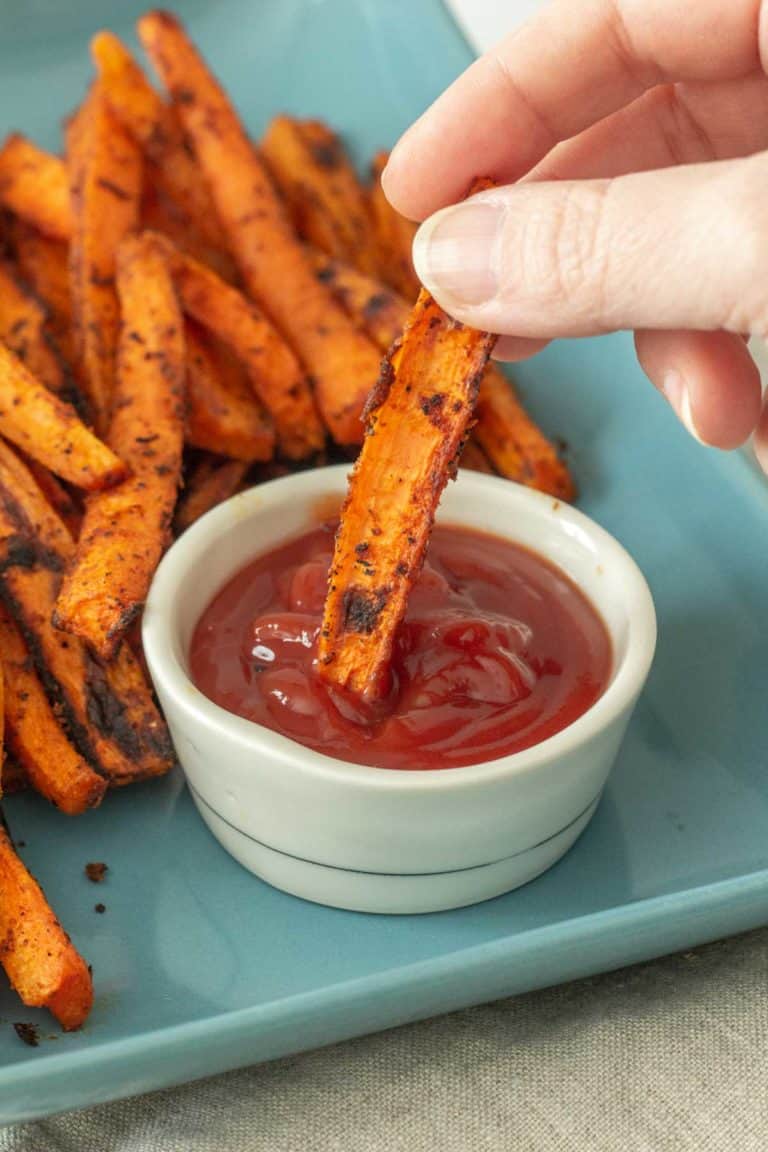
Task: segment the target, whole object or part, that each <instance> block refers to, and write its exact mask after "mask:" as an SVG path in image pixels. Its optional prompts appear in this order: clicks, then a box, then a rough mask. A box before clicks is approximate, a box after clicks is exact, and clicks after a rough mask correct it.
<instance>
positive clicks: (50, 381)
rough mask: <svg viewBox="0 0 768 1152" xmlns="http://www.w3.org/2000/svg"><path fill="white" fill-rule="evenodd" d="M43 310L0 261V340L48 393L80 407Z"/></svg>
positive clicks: (15, 274) (13, 271)
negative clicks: (54, 393)
mask: <svg viewBox="0 0 768 1152" xmlns="http://www.w3.org/2000/svg"><path fill="white" fill-rule="evenodd" d="M47 321H48V317H47V314H46V310H45V308H44V307H43V305H42V304H41V303H40V301H39V300H38V299H36V298H35V296H33V295H32V293H31V292H30V291H29V289H28V288H27V287H26V286H25V285H24V284H22V282H21V280H20V279H19V277H18V275H17V272H16V269H15V268H14V267H13V265H12V264H10V263H9V262H8V261H7V260H0V340H2V341H3V343H4V344H6V345H7V346H8V347H9V348H10V349H11V351H12V352H15V354H16V355H17V356H18V358H19V360H21V361H22V362H23V363H24V364H26V366H27V368H28V369H29V370H30V372H31V373H32V375H33V376H36V377H37V379H38V380H40V381H41V382H42V383H43V384H45V386H46V388H48V389H49V390H50V391H51V392H56V393H57V395H59V396H62V397H63V398H64V399H65V400H69V401H70V402H71V403H73V404H74V405H75V407H76V408H82V407H83V398H82V397H81V396H79V395H78V391H77V389H76V388H75V386H74V383H73V381H72V379H71V377H70V375H69V373H68V371H67V369H66V366H65V364H64V361H63V360H62V358H61V354H60V353H59V350H58V348H57V346H56V344H55V341H54V339H53V337H52V336H51V334H50V332H49V331H48V327H47Z"/></svg>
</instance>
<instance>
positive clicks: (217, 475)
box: [174, 457, 248, 536]
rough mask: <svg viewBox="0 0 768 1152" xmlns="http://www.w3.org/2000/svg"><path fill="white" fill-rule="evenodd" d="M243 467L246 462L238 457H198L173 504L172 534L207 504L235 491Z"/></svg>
mask: <svg viewBox="0 0 768 1152" xmlns="http://www.w3.org/2000/svg"><path fill="white" fill-rule="evenodd" d="M247 471H248V466H247V464H244V463H242V462H241V461H240V460H220V459H219V460H217V459H216V458H215V457H203V459H202V460H199V461H198V463H197V465H196V467H195V468H194V470H193V471H192V473H191V475H190V476H189V478H188V480H187V483H186V486H185V488H184V492H183V493H182V496H181V499H180V500H179V503H178V507H177V508H176V519H175V521H174V527H175V531H176V535H177V536H180V535H181V533H182V532H183V531H184V530H185V529H186V528H189V526H190V524H194V522H195V520H199V519H200V517H201V516H204V515H205V513H206V512H210V510H211V508H215V507H216V505H217V504H221V503H223V502H224V500H229V498H230V496H234V495H235V493H236V492H239V491H240V488H241V485H242V483H243V481H244V480H245V476H246V473H247Z"/></svg>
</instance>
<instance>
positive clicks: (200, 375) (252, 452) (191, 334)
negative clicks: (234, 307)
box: [184, 320, 275, 462]
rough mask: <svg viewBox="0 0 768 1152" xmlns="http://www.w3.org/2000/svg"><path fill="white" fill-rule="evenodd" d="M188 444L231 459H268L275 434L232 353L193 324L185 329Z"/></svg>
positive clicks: (271, 451)
mask: <svg viewBox="0 0 768 1152" xmlns="http://www.w3.org/2000/svg"><path fill="white" fill-rule="evenodd" d="M184 344H185V347H186V362H187V376H186V385H187V428H186V441H187V444H190V445H192V447H194V448H202V449H204V450H205V451H208V452H218V453H219V454H220V455H222V456H229V457H231V458H232V459H233V460H244V461H246V462H251V461H254V460H269V459H271V457H272V456H273V454H274V448H275V430H274V427H273V426H272V422H271V420H270V419H269V417H268V416H267V414H266V413H265V411H264V409H263V408H262V406H261V404H259V402H258V400H257V399H256V398H255V396H254V395H253V393H252V391H251V389H250V388H249V386H248V382H247V379H246V378H245V374H244V372H243V369H242V368H241V367H240V365H239V364H238V363H237V362H236V361H235V360H234V358H233V357H232V355H231V353H228V352H227V350H226V349H225V348H223V347H221V346H217V345H215V344H214V343H213V342H212V341H211V339H210V338H207V337H206V336H205V335H204V333H203V332H202V331H201V329H200V328H199V327H198V326H197V325H196V324H195V323H194V321H192V320H187V322H186V324H185V325H184Z"/></svg>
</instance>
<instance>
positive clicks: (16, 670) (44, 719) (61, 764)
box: [0, 604, 107, 816]
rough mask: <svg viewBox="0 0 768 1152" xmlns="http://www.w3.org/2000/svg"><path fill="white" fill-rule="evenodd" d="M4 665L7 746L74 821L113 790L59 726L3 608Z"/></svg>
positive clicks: (0, 645) (0, 657) (0, 643)
mask: <svg viewBox="0 0 768 1152" xmlns="http://www.w3.org/2000/svg"><path fill="white" fill-rule="evenodd" d="M0 661H1V662H2V668H3V679H4V683H5V739H6V746H7V748H8V749H9V751H10V752H11V755H12V756H13V757H14V758H15V760H16V762H17V763H18V764H20V765H21V766H22V768H23V769H24V772H25V774H26V776H27V779H28V780H29V782H30V783H31V784H32V787H33V788H34V789H35V791H37V792H39V793H40V795H41V796H44V797H45V798H46V799H47V800H50V801H51V803H52V804H55V805H56V807H57V808H60V809H61V811H62V812H66V813H68V814H69V815H71V816H74V815H77V814H78V813H80V812H85V811H86V809H88V808H93V807H95V805H97V804H98V803H99V802H100V801H101V798H102V796H103V795H104V792H105V790H106V787H107V780H106V778H105V777H104V776H101V775H99V774H98V773H97V772H95V771H94V770H93V768H91V766H90V765H89V764H88V763H87V762H86V761H85V760H84V759H83V757H82V756H81V755H80V753H79V752H78V751H77V750H76V749H75V748H74V747H73V745H72V744H71V743H70V742H69V740H68V739H67V737H66V736H65V734H64V732H63V730H62V728H61V727H60V725H59V722H58V720H57V719H56V715H55V713H54V711H53V708H52V707H51V705H50V703H49V702H48V697H47V696H46V694H45V691H44V689H43V686H42V684H41V683H40V680H39V679H38V676H37V673H36V672H35V670H34V668H33V666H32V661H31V659H30V656H29V651H28V649H27V646H26V644H25V643H24V639H23V637H22V635H21V633H20V632H19V629H18V627H17V626H16V624H15V623H14V622H13V620H12V619H11V617H10V615H9V613H8V610H7V609H6V608H5V607H4V606H3V605H2V604H0Z"/></svg>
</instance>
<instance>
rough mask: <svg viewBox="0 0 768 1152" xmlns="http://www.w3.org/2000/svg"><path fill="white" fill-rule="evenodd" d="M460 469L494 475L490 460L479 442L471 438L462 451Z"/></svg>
mask: <svg viewBox="0 0 768 1152" xmlns="http://www.w3.org/2000/svg"><path fill="white" fill-rule="evenodd" d="M459 467H460V468H468V469H469V470H470V472H485V473H487V474H488V475H489V476H493V475H494V472H493V467H492V465H491V462H490V460H489V459H488V457H487V456H486V454H485V452H483V450H482V448H481V447H480V445H479V444H478V443H477V441H476V440H473V439H472V437H471V436H470V438H469V440H467V442H466V444H465V445H464V447H463V448H462V450H461V456H460V457H459Z"/></svg>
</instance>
